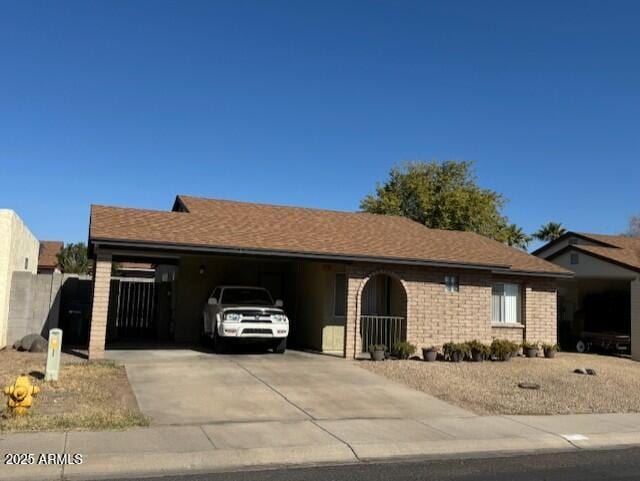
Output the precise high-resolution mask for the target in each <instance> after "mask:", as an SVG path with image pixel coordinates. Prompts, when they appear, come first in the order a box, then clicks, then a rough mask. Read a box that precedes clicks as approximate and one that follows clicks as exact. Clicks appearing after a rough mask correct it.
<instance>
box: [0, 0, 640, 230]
mask: <svg viewBox="0 0 640 481" xmlns="http://www.w3.org/2000/svg"><path fill="white" fill-rule="evenodd" d="M639 21H640V2H637V1H611V2H606V1H597V2H596V1H585V0H580V1H566V0H565V1H561V2H558V1H548V2H545V1H536V2H514V1H504V2H491V1H483V2H479V1H475V0H474V1H468V2H463V1H456V2H451V1H441V2H435V1H432V2H427V1H416V2H402V1H395V0H394V1H391V0H388V1H370V2H364V1H363V2H355V1H344V0H341V1H336V2H331V1H315V2H300V1H290V2H281V1H260V0H256V1H242V0H233V1H228V2H222V1H219V2H215V1H206V2H195V1H188V2H186V1H174V2H166V1H164V2H161V1H148V2H143V1H132V0H128V1H126V2H124V1H123V2H113V1H102V2H94V1H82V2H49V1H38V2H28V1H18V0H16V1H10V2H6V1H3V2H2V3H0V180H1V181H0V207H8V208H13V209H15V210H16V211H17V212H18V213H19V215H20V216H21V217H22V218H23V219H24V220H25V221H26V222H27V223H28V225H29V226H30V228H31V229H32V230H33V232H34V233H35V234H36V235H37V236H38V237H39V238H41V239H62V240H65V241H79V240H86V237H87V229H88V220H89V219H88V218H89V205H90V204H91V203H101V204H112V205H123V206H133V207H144V208H154V209H169V208H170V207H171V204H172V201H173V197H174V195H175V194H177V193H184V194H192V195H203V196H210V197H219V198H229V199H238V200H246V201H258V202H272V203H283V204H293V205H301V206H309V207H324V208H333V209H343V210H355V209H357V208H358V205H359V201H360V199H361V198H362V197H363V196H364V195H365V194H367V193H369V192H371V191H372V190H373V189H374V187H375V184H376V181H382V180H384V179H385V178H386V176H387V173H388V171H389V169H390V167H392V166H393V165H394V164H397V163H399V162H401V161H403V160H408V159H425V160H432V159H438V160H444V159H468V160H475V161H476V162H477V163H476V170H477V174H478V178H479V182H480V184H481V185H482V186H485V187H489V188H492V189H495V190H497V191H499V192H501V193H503V194H504V195H505V196H506V197H507V198H509V199H510V203H509V204H508V206H507V209H506V213H507V215H508V216H509V217H510V219H511V220H512V221H513V222H516V223H518V224H520V225H522V226H523V227H524V228H525V229H526V230H527V231H529V232H531V231H533V230H535V229H536V228H537V227H538V226H539V225H540V224H541V223H543V222H546V221H548V220H556V221H560V222H563V223H564V224H565V225H566V226H567V227H568V228H570V229H573V230H585V231H596V232H620V231H622V230H623V229H624V228H625V226H626V222H627V219H628V217H629V216H630V215H631V214H633V213H635V212H638V211H640V28H638V24H639Z"/></svg>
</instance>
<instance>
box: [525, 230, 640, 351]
mask: <svg viewBox="0 0 640 481" xmlns="http://www.w3.org/2000/svg"><path fill="white" fill-rule="evenodd" d="M533 254H534V255H536V256H538V257H540V258H543V259H546V260H548V261H550V262H553V263H555V264H557V265H559V266H561V267H564V268H565V269H569V270H571V271H572V272H573V273H574V274H575V276H574V278H573V279H571V280H564V281H562V282H560V283H559V292H558V307H559V309H558V329H559V335H560V340H561V342H563V343H565V344H566V345H571V346H573V345H575V344H574V342H575V341H576V340H577V339H578V338H579V336H580V334H581V332H583V331H589V332H618V333H621V334H630V335H631V349H632V355H633V357H634V358H635V359H638V360H640V238H633V237H626V236H614V235H602V234H586V233H580V232H567V233H565V234H564V235H562V236H561V237H559V238H558V239H556V240H554V241H552V242H549V243H548V244H546V245H544V246H542V247H541V248H539V249H538V250H536V251H535V252H534V253H533ZM634 338H635V339H636V342H634Z"/></svg>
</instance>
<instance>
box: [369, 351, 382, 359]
mask: <svg viewBox="0 0 640 481" xmlns="http://www.w3.org/2000/svg"><path fill="white" fill-rule="evenodd" d="M371 359H372V360H373V361H384V351H373V352H372V353H371Z"/></svg>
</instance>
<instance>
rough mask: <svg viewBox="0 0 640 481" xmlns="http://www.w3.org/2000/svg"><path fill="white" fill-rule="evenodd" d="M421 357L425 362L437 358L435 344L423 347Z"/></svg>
mask: <svg viewBox="0 0 640 481" xmlns="http://www.w3.org/2000/svg"><path fill="white" fill-rule="evenodd" d="M422 358H423V359H424V360H425V361H427V362H434V361H435V360H436V359H437V358H438V348H437V347H436V346H429V347H423V348H422Z"/></svg>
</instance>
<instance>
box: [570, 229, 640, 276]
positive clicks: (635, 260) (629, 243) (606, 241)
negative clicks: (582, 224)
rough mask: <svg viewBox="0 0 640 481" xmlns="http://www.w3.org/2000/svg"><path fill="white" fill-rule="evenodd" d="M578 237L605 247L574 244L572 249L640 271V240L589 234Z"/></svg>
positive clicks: (581, 233)
mask: <svg viewBox="0 0 640 481" xmlns="http://www.w3.org/2000/svg"><path fill="white" fill-rule="evenodd" d="M577 234H578V235H580V236H582V237H585V238H587V239H591V240H593V241H596V242H599V243H601V244H603V245H585V244H574V245H572V246H571V247H573V248H575V249H576V250H581V251H584V252H587V253H589V254H594V255H596V256H599V257H603V258H606V259H609V260H611V261H613V262H615V263H617V264H623V265H625V266H627V267H630V268H632V269H635V270H640V238H639V237H628V236H618V235H604V234H588V233H584V232H578V233H577Z"/></svg>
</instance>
